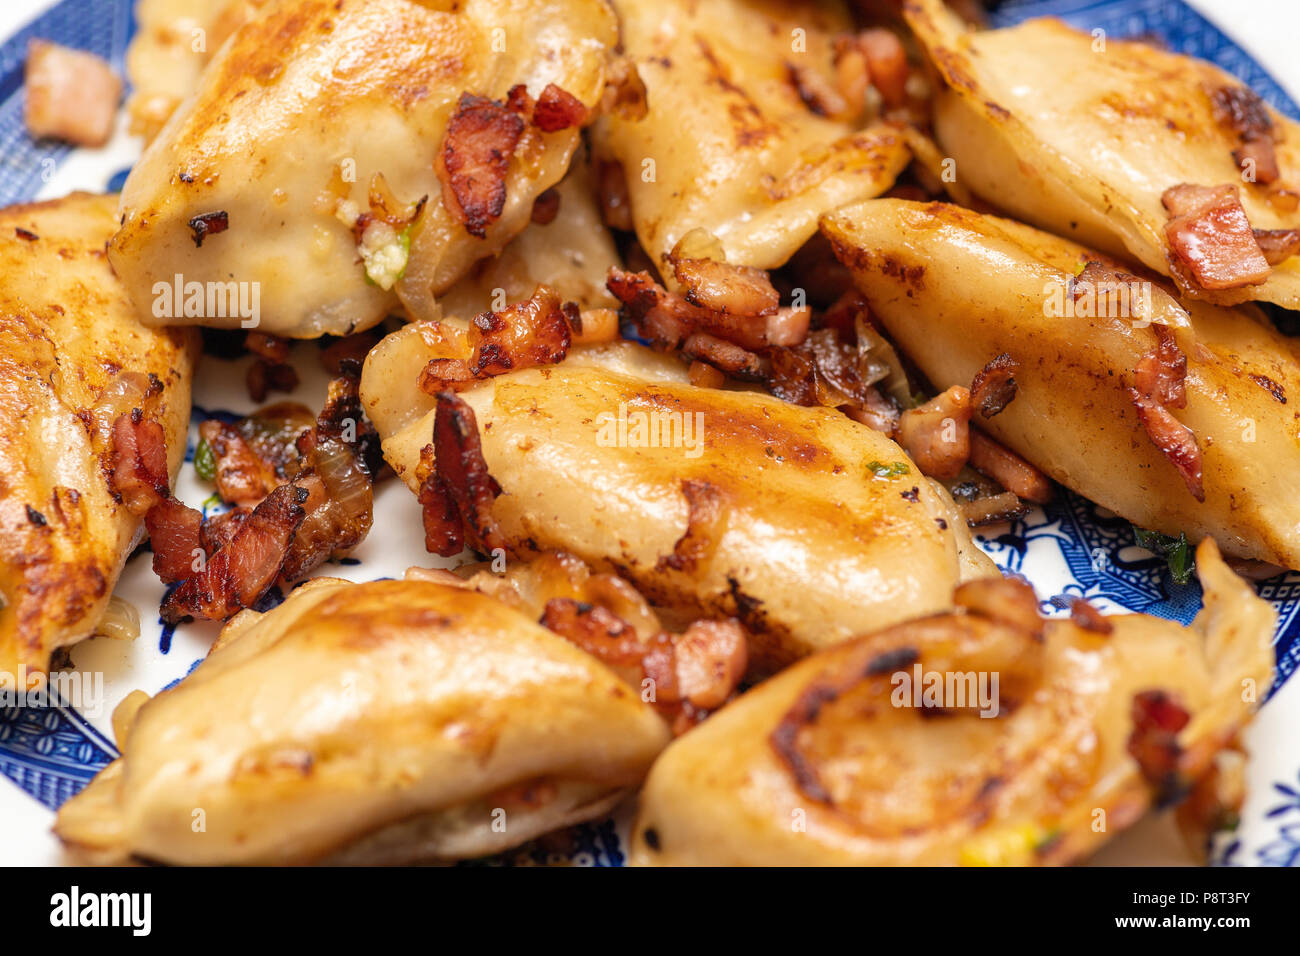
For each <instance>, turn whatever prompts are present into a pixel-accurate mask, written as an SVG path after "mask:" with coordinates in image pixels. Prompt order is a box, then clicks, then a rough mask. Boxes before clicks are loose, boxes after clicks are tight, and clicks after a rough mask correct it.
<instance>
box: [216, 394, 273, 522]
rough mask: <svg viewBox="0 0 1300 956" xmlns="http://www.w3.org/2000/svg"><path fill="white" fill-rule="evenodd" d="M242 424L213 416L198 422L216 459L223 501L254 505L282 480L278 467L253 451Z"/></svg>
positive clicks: (218, 484)
mask: <svg viewBox="0 0 1300 956" xmlns="http://www.w3.org/2000/svg"><path fill="white" fill-rule="evenodd" d="M250 418H251V416H250ZM248 420H249V419H245V420H244V421H245V422H247V421H248ZM243 424H244V423H243V422H241V423H240V425H234V424H230V423H227V422H223V421H219V420H218V419H215V418H210V419H208V420H207V421H205V422H203V423H202V424H200V425H199V435H200V437H201V438H202V439H203V440H204V441H206V442H207V443H208V447H209V448H211V449H212V455H213V458H214V459H215V460H216V475H215V481H216V485H217V494H219V495H220V496H221V500H222V501H227V502H230V503H231V504H235V505H238V506H240V507H243V508H252V507H254V506H255V505H256V504H257V503H258V502H259V501H261V500H262V499H263V498H265V497H266V496H267V494H269V493H270V491H271V489H272V488H274V487H275V486H276V485H277V484H279V483H280V482H279V481H278V480H277V477H278V476H277V475H276V473H275V469H274V468H273V467H272V466H271V465H270V464H268V463H267V462H266V461H265V460H263V458H262V457H261V456H260V455H258V454H257V452H255V451H254V450H253V447H252V445H251V444H250V443H249V441H248V439H247V438H246V437H245V435H244V434H243V431H244V429H242V428H241V426H242V425H243Z"/></svg>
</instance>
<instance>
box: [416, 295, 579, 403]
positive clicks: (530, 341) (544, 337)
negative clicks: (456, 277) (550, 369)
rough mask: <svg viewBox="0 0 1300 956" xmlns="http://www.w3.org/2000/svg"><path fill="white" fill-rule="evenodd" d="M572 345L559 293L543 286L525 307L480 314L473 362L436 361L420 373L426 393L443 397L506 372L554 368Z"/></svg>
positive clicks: (469, 340) (472, 338)
mask: <svg viewBox="0 0 1300 956" xmlns="http://www.w3.org/2000/svg"><path fill="white" fill-rule="evenodd" d="M572 344H573V331H572V329H571V327H570V324H569V318H568V317H567V316H566V315H565V309H564V305H563V303H562V302H561V300H560V296H559V293H557V292H556V291H555V290H553V289H551V288H549V287H547V286H544V285H539V286H538V287H537V288H536V289H535V290H534V291H533V294H532V296H531V297H530V298H528V299H525V300H524V301H522V302H516V303H514V304H513V305H509V306H507V307H506V308H504V309H502V310H501V311H500V312H482V313H480V314H478V315H476V316H475V317H474V318H473V320H472V321H471V322H470V328H469V334H468V335H467V336H466V339H465V348H466V350H467V351H468V358H466V359H455V358H439V359H430V361H429V363H428V365H426V366H425V368H424V370H423V371H422V372H421V373H420V382H419V385H420V389H421V390H422V391H424V392H425V393H426V394H429V395H437V394H438V393H440V392H444V391H447V390H449V389H450V390H455V389H457V388H464V387H465V386H467V385H469V384H472V383H473V382H476V381H481V380H483V379H486V378H490V377H492V376H493V375H500V374H502V373H503V372H510V371H515V370H518V369H524V368H531V367H533V366H534V365H554V364H555V363H556V362H560V361H562V360H563V359H564V357H565V356H566V355H568V353H569V348H570V346H571V345H572Z"/></svg>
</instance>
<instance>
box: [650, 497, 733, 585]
mask: <svg viewBox="0 0 1300 956" xmlns="http://www.w3.org/2000/svg"><path fill="white" fill-rule="evenodd" d="M682 496H683V497H685V498H686V506H687V517H686V531H685V532H683V533H682V536H681V537H680V538H678V539H677V543H676V544H674V545H673V553H672V554H670V555H667V556H665V557H663V558H660V559H659V566H660V567H661V568H664V567H667V568H672V569H673V570H674V571H685V572H686V573H688V574H693V573H695V572H696V570H697V569H698V568H699V567H700V565H701V564H703V563H706V562H707V561H708V560H709V558H711V557H712V556H713V552H714V551H715V550H717V547H718V542H719V541H720V540H721V539H722V535H723V533H724V532H725V531H726V526H727V511H728V509H727V501H726V496H725V495H724V494H723V492H722V489H720V488H718V486H717V485H714V484H711V483H709V482H707V481H705V480H703V479H702V478H687V479H686V480H685V481H683V482H682Z"/></svg>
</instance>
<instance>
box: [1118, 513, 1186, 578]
mask: <svg viewBox="0 0 1300 956" xmlns="http://www.w3.org/2000/svg"><path fill="white" fill-rule="evenodd" d="M1133 535H1134V537H1135V538H1136V539H1137V543H1138V545H1139V546H1140V547H1143V548H1146V549H1147V550H1148V551H1150V552H1151V553H1152V554H1154V555H1155V556H1156V557H1158V558H1164V559H1165V562H1166V563H1167V564H1168V565H1169V574H1170V575H1171V576H1172V577H1173V579H1174V583H1175V584H1187V583H1188V582H1190V581H1191V580H1192V571H1193V570H1195V568H1196V559H1195V557H1194V556H1193V554H1192V546H1191V545H1190V544H1188V542H1187V534H1186V533H1185V532H1179V534H1178V537H1176V538H1174V537H1171V536H1169V535H1167V534H1161V533H1160V532H1158V531H1145V530H1143V529H1142V528H1139V527H1138V526H1137V525H1134V526H1133Z"/></svg>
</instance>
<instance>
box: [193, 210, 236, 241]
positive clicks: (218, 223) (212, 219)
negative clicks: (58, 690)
mask: <svg viewBox="0 0 1300 956" xmlns="http://www.w3.org/2000/svg"><path fill="white" fill-rule="evenodd" d="M188 225H189V227H190V233H191V235H192V238H193V239H194V245H195V247H196V248H197V247H199V246H202V245H203V240H204V239H206V238H208V236H215V235H217V234H218V233H222V232H225V231H226V230H227V229H229V228H230V215H229V214H228V213H227V212H226V211H225V210H224V209H218V210H216V211H215V212H205V213H204V214H203V215H201V216H195V217H194V218H193V219H191V220H190V221H189V223H188Z"/></svg>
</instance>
